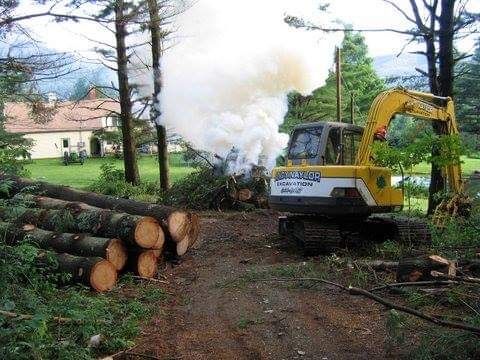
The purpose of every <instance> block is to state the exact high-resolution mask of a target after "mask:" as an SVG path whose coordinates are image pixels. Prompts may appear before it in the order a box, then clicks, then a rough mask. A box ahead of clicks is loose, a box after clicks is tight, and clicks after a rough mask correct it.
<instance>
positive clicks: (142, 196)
mask: <svg viewBox="0 0 480 360" xmlns="http://www.w3.org/2000/svg"><path fill="white" fill-rule="evenodd" d="M100 169H101V174H100V176H99V177H98V178H97V179H96V180H95V181H94V182H93V183H92V184H91V185H90V186H89V190H90V191H93V192H97V193H100V194H105V195H112V196H118V197H123V198H127V199H129V198H133V199H136V200H139V201H148V202H156V200H157V199H158V197H159V195H160V186H159V184H158V183H157V182H153V181H144V182H142V183H141V184H140V185H138V186H133V185H132V184H130V183H127V182H125V175H124V172H123V170H121V169H118V168H117V167H115V165H114V164H113V163H111V162H108V163H105V164H102V166H101V167H100Z"/></svg>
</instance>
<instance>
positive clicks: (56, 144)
mask: <svg viewBox="0 0 480 360" xmlns="http://www.w3.org/2000/svg"><path fill="white" fill-rule="evenodd" d="M46 106H51V107H52V112H53V114H52V116H51V119H50V120H49V121H46V122H45V123H38V122H35V121H34V120H33V117H32V116H31V108H30V106H29V105H27V104H25V103H20V102H10V103H6V104H5V107H4V114H5V117H6V122H5V130H6V131H8V132H10V133H20V134H24V136H25V137H26V138H29V139H32V140H33V147H32V151H31V155H32V158H33V159H39V158H58V157H62V156H63V154H64V152H65V151H68V152H73V151H75V152H77V153H78V152H80V151H81V150H86V152H87V154H88V155H91V156H101V155H103V154H104V153H105V150H106V149H107V148H108V147H109V144H107V143H106V142H104V141H101V140H99V139H98V138H97V137H96V136H95V135H94V131H95V130H100V129H107V130H114V129H115V128H116V127H117V126H119V124H118V118H117V114H118V113H119V112H120V105H119V103H118V102H116V101H113V100H110V99H97V98H96V93H95V89H92V90H90V92H89V94H88V95H87V97H86V98H85V99H84V100H80V101H63V102H61V101H55V99H53V98H52V97H49V101H48V103H47V104H46Z"/></svg>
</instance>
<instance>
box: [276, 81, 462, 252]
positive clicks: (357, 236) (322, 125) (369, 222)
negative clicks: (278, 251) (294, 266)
mask: <svg viewBox="0 0 480 360" xmlns="http://www.w3.org/2000/svg"><path fill="white" fill-rule="evenodd" d="M397 114H406V115H411V116H414V117H416V118H421V119H425V120H431V121H438V122H440V123H442V124H443V126H444V130H445V133H446V134H457V133H458V129H457V124H456V120H455V111H454V103H453V101H452V99H451V98H449V97H439V96H435V95H432V94H428V93H422V92H416V91H409V90H405V89H392V90H388V91H384V92H382V93H380V94H379V95H378V96H377V97H376V99H375V100H374V102H373V104H372V106H371V108H370V111H369V113H368V118H367V122H366V126H365V128H362V127H360V126H356V125H352V124H348V123H339V122H316V123H310V124H302V125H299V126H297V127H296V128H295V129H294V131H293V133H292V136H291V139H290V143H289V147H288V152H287V156H286V160H285V161H286V164H285V166H282V167H276V168H274V169H273V171H272V177H271V182H270V197H269V203H270V206H271V207H272V208H273V209H276V210H278V211H281V212H287V213H289V215H288V216H282V217H280V219H279V232H280V233H281V234H282V235H288V236H291V237H293V238H295V240H297V241H298V242H299V243H300V244H301V245H302V246H303V247H304V250H305V253H306V254H315V253H320V252H330V251H332V250H334V249H335V248H343V247H345V246H348V245H349V244H358V243H361V242H363V241H366V239H368V241H372V240H373V241H382V240H386V239H390V240H396V241H400V242H403V243H429V242H430V241H431V234H430V230H429V227H428V225H427V224H426V223H425V222H423V221H420V220H414V219H412V218H407V217H401V216H393V214H392V213H394V212H398V211H400V210H402V208H403V199H404V197H403V190H402V189H400V188H397V187H395V186H393V185H392V183H391V175H392V174H391V170H390V169H388V168H384V167H379V166H376V165H375V164H374V159H373V154H372V143H373V142H374V141H382V140H385V135H386V132H387V129H388V126H389V124H390V121H391V120H392V118H393V117H394V116H395V115H397ZM459 163H460V162H459V161H458V162H456V164H453V165H448V166H446V168H445V169H444V170H445V175H446V178H447V184H448V187H449V189H450V191H451V194H452V197H451V198H450V200H449V201H448V202H444V203H442V204H441V205H440V206H439V208H438V211H437V212H436V214H435V216H434V217H435V218H436V221H439V222H441V221H442V220H441V219H442V214H443V213H445V212H450V213H454V212H455V211H456V209H457V203H459V202H461V201H464V199H465V198H466V197H465V195H464V189H463V188H464V185H463V182H462V178H461V169H460V165H459ZM440 212H442V214H440Z"/></svg>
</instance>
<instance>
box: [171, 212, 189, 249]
mask: <svg viewBox="0 0 480 360" xmlns="http://www.w3.org/2000/svg"><path fill="white" fill-rule="evenodd" d="M167 225H168V231H169V232H170V236H171V237H172V239H173V241H175V242H177V243H178V242H181V241H182V240H183V239H184V238H185V237H186V236H187V234H188V231H189V218H188V215H187V213H185V212H183V211H174V212H173V213H171V214H170V216H169V217H168V220H167Z"/></svg>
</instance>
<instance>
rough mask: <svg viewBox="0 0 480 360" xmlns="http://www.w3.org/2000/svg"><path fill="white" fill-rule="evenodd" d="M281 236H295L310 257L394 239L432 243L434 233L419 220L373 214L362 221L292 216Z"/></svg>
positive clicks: (422, 243)
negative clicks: (347, 247)
mask: <svg viewBox="0 0 480 360" xmlns="http://www.w3.org/2000/svg"><path fill="white" fill-rule="evenodd" d="M283 221H284V223H283V224H282V225H281V227H282V228H283V229H284V231H283V232H282V235H287V236H288V237H290V238H293V239H294V240H295V241H296V242H297V243H298V244H299V245H300V246H301V247H302V249H303V250H304V254H305V255H307V256H312V255H318V254H328V253H332V252H334V251H336V250H338V249H343V248H345V247H346V246H347V245H348V246H349V247H350V246H351V247H358V246H361V245H364V244H368V243H381V242H383V241H386V240H393V241H396V242H398V243H401V244H407V245H416V246H418V245H429V244H430V243H431V239H432V237H431V232H430V228H429V227H428V225H427V224H426V223H424V222H422V221H419V220H418V219H411V218H405V217H398V216H396V217H393V216H389V215H374V216H370V217H369V218H367V219H366V220H364V221H359V222H353V223H352V222H349V221H344V222H339V221H335V220H332V219H329V218H326V217H314V216H300V215H297V216H289V217H286V218H284V220H283Z"/></svg>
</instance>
